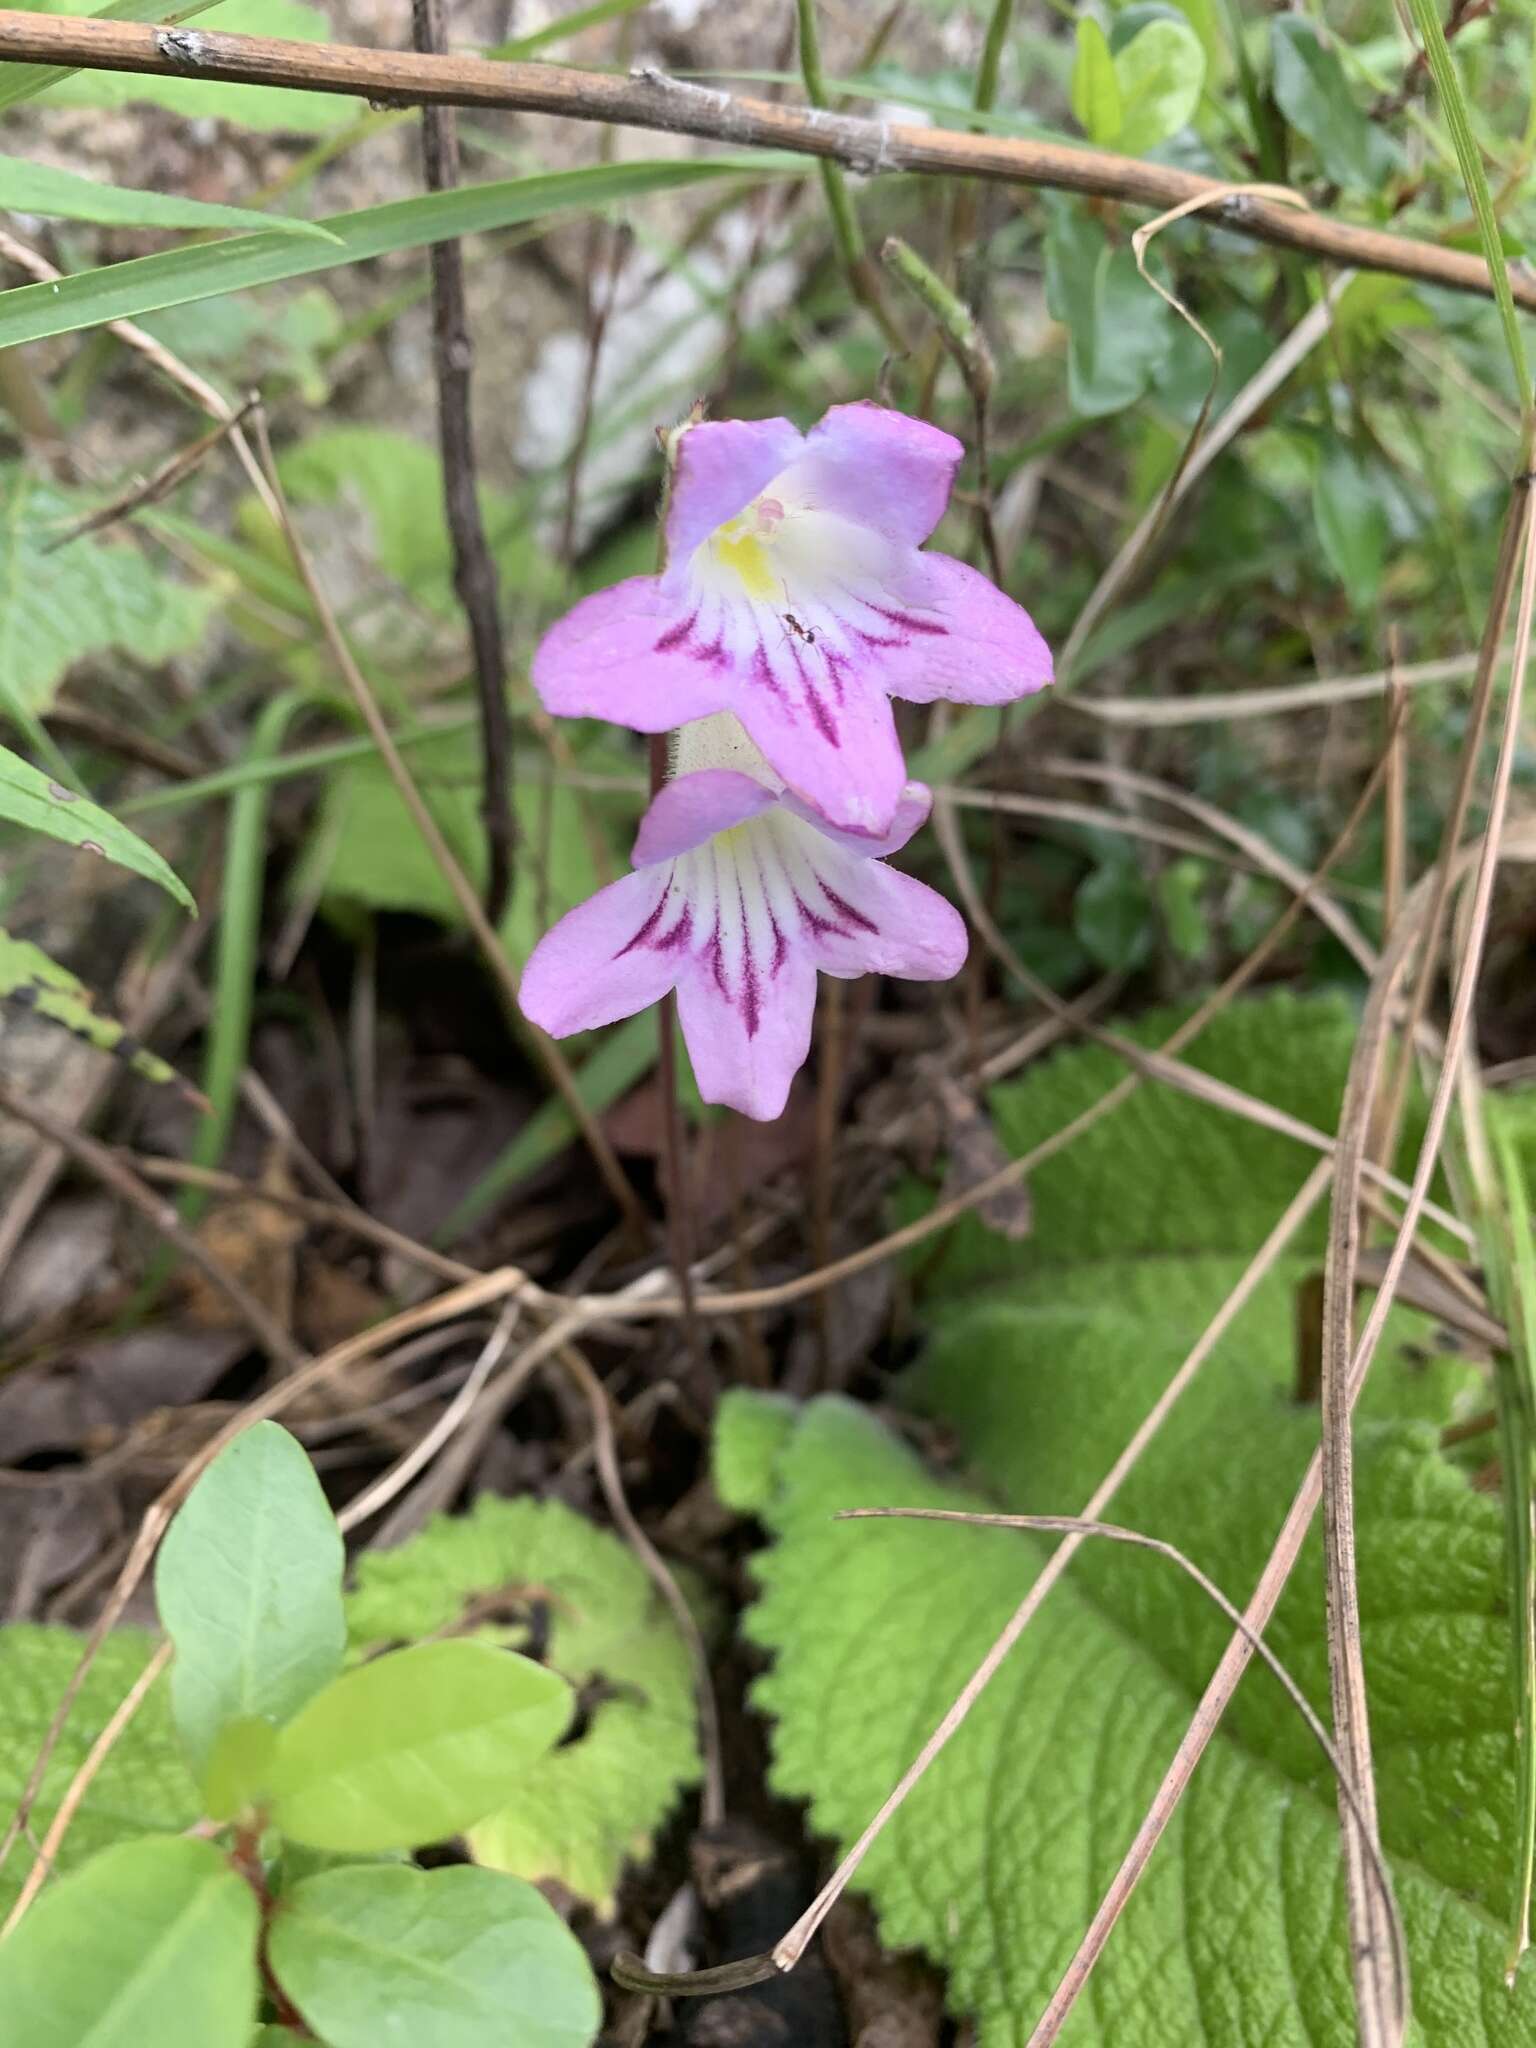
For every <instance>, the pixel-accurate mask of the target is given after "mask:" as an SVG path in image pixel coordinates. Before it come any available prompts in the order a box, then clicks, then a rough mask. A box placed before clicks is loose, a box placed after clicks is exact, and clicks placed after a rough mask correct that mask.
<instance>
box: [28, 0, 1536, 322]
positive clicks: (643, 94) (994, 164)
mask: <svg viewBox="0 0 1536 2048" xmlns="http://www.w3.org/2000/svg"><path fill="white" fill-rule="evenodd" d="M0 63H18V64H67V65H71V66H74V67H77V68H78V67H84V68H86V69H88V70H97V71H134V72H141V73H147V74H149V75H151V76H154V75H158V76H160V77H162V78H174V77H180V78H184V77H185V76H186V75H187V72H188V71H189V70H191V71H195V72H196V74H197V75H198V76H199V77H201V78H209V79H233V80H239V81H241V82H243V83H245V84H248V85H282V86H300V87H303V88H305V89H306V90H308V91H310V92H332V93H343V94H350V95H353V96H356V97H358V98H361V99H367V100H373V101H383V102H385V103H387V104H390V105H395V106H427V105H444V106H465V107H508V108H513V109H516V110H519V111H522V112H524V113H542V114H562V115H565V116H566V117H568V118H569V119H572V120H578V121H613V122H618V123H619V124H620V125H621V126H626V127H631V128H660V129H665V130H667V131H669V132H670V133H673V134H678V135H697V136H701V137H703V138H704V139H705V140H707V141H713V142H725V143H729V144H731V145H733V146H735V147H737V148H749V149H752V148H758V149H789V150H794V151H797V152H798V153H799V154H801V155H805V156H813V157H819V158H822V159H825V160H826V161H829V162H832V163H840V164H843V165H845V166H846V167H847V168H848V169H849V170H854V171H859V172H862V173H864V174H866V175H873V174H875V173H878V172H885V171H915V172H927V173H940V174H948V175H956V174H958V175H961V176H966V177H974V178H989V179H992V180H994V181H996V182H999V183H1002V184H1016V185H1036V186H1046V187H1050V188H1053V189H1058V190H1061V191H1066V192H1085V193H1088V194H1091V195H1093V196H1095V197H1098V198H1101V199H1110V200H1115V201H1117V202H1119V203H1121V204H1123V205H1130V206H1149V207H1156V208H1158V209H1161V208H1164V207H1169V206H1178V205H1180V204H1181V203H1182V202H1183V201H1185V200H1188V199H1194V198H1197V197H1204V196H1205V195H1208V194H1210V193H1213V192H1215V191H1217V190H1218V188H1219V186H1220V184H1221V180H1219V179H1216V178H1207V177H1202V176H1201V175H1200V174H1199V173H1197V172H1194V171H1185V170H1181V169H1179V168H1178V167H1177V166H1175V165H1172V164H1155V163H1143V162H1139V161H1138V160H1137V159H1135V158H1133V157H1125V156H1117V155H1115V154H1114V153H1113V152H1112V151H1109V150H1102V149H1078V148H1075V147H1074V146H1073V145H1071V144H1070V143H1064V142H1036V141H1026V140H1024V139H1022V138H1020V137H1016V136H1002V135H969V134H961V133H959V132H957V131H953V130H947V129H943V128H912V127H907V126H905V125H904V124H902V123H900V122H887V121H870V120H863V119H860V118H858V117H856V116H854V115H851V114H834V113H829V112H827V111H825V110H824V109H822V108H819V107H791V106H775V105H773V104H771V103H770V102H768V101H766V100H753V99H738V98H735V97H734V96H733V95H732V94H730V93H726V92H716V91H714V90H712V89H711V88H709V87H706V86H697V85H688V84H685V83H683V82H682V81H680V80H678V79H673V78H668V77H666V76H665V75H664V74H662V73H660V72H657V71H653V70H649V69H641V70H639V71H636V72H634V73H632V74H631V75H630V76H629V77H627V78H626V77H615V76H605V75H603V74H602V73H599V72H590V71H577V70H573V69H571V68H570V67H568V66H566V65H559V64H498V63H495V62H493V61H492V60H490V59H489V58H485V57H437V56H420V55H410V54H407V53H405V52H402V51H394V50H365V49H360V48H358V47H356V46H355V45H351V44H345V43H297V42H284V41H279V40H276V39H274V38H272V37H267V36H236V35H225V34H222V33H220V32H219V31H218V30H215V29H180V30H177V31H175V32H174V34H173V33H172V32H171V31H168V30H166V29H163V28H154V27H150V26H147V25H144V24H141V23H138V22H131V21H110V20H103V19H102V18H100V17H99V16H98V17H95V18H90V19H77V18H74V17H72V16H65V15H48V14H28V13H23V12H21V11H19V10H15V9H4V10H0ZM1216 213H1217V217H1218V219H1219V221H1220V224H1221V226H1222V227H1224V228H1226V229H1228V230H1229V231H1231V232H1234V233H1237V234H1242V235H1251V236H1253V237H1255V238H1256V239H1257V240H1259V241H1263V242H1273V243H1275V244H1277V245H1278V246H1280V247H1282V248H1288V249H1299V250H1301V251H1302V252H1303V253H1304V254H1307V255H1310V256H1315V257H1320V258H1323V259H1325V260H1327V261H1329V262H1333V263H1340V264H1350V265H1353V266H1354V267H1356V268H1357V269H1361V270H1383V271H1388V272H1391V273H1392V274H1393V275H1395V276H1398V277H1411V278H1417V279H1419V280H1421V281H1422V282H1424V283H1428V284H1439V285H1444V286H1446V287H1448V288H1449V289H1450V290H1452V291H1465V292H1478V293H1481V294H1482V295H1483V296H1484V297H1486V296H1488V295H1489V294H1490V291H1491V286H1490V282H1489V276H1488V269H1487V266H1486V264H1485V263H1484V262H1483V259H1482V258H1481V257H1480V256H1474V255H1472V254H1471V253H1470V252H1468V251H1465V250H1460V249H1443V248H1440V247H1439V246H1438V245H1437V244H1435V243H1433V242H1422V241H1417V240H1414V239H1413V238H1412V237H1410V236H1407V235H1394V234H1388V233H1386V232H1384V231H1383V230H1381V229H1378V228H1368V227H1361V226H1358V225H1357V224H1355V223H1354V222H1349V221H1340V220H1333V219H1330V218H1328V217H1327V216H1326V215H1321V214H1316V213H1312V212H1306V213H1303V212H1299V211H1292V210H1290V209H1288V208H1286V207H1283V206H1277V205H1275V204H1274V203H1273V202H1271V201H1267V200H1258V199H1245V198H1241V197H1234V198H1230V199H1227V200H1224V201H1221V202H1220V203H1219V204H1218V205H1217V208H1216ZM1509 282H1510V289H1511V290H1512V291H1513V293H1514V296H1515V301H1516V303H1517V304H1518V305H1521V306H1524V307H1526V308H1527V309H1529V310H1533V311H1536V278H1533V277H1527V276H1526V275H1524V274H1523V273H1522V272H1521V271H1520V270H1518V269H1515V268H1511V270H1510V272H1509Z"/></svg>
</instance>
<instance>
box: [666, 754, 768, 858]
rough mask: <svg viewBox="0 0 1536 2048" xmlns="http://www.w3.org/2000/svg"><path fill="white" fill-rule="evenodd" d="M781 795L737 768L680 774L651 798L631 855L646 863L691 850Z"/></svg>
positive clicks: (726, 830)
mask: <svg viewBox="0 0 1536 2048" xmlns="http://www.w3.org/2000/svg"><path fill="white" fill-rule="evenodd" d="M776 801H777V799H776V797H775V795H774V792H773V791H772V790H771V789H768V788H767V787H765V785H764V784H763V783H761V782H759V781H757V780H756V778H755V777H754V776H751V775H741V774H738V773H737V771H736V770H735V769H734V768H700V769H697V770H695V771H694V773H693V774H691V775H679V776H678V777H677V779H676V781H674V782H668V783H665V784H663V786H662V788H661V789H660V790H658V791H657V793H656V795H655V796H654V797H653V798H652V799H651V807H650V809H649V810H648V811H647V812H646V814H645V816H644V817H643V818H642V819H641V820H640V830H639V832H638V833H637V834H636V836H635V850H634V852H633V853H632V854H631V855H630V859H631V861H632V863H633V864H634V866H635V867H637V868H640V867H647V866H649V865H651V863H653V862H655V861H659V860H671V859H673V858H674V857H675V856H676V855H677V854H680V853H691V852H692V851H693V849H694V847H696V846H702V845H703V844H704V842H705V840H706V839H713V838H714V836H715V834H716V833H717V832H729V831H730V830H731V828H732V826H733V825H741V824H744V823H745V822H746V820H747V819H748V818H755V817H756V816H757V814H758V812H759V811H766V810H767V809H768V807H769V806H770V804H773V803H774V802H776Z"/></svg>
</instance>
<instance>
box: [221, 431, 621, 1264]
mask: <svg viewBox="0 0 1536 2048" xmlns="http://www.w3.org/2000/svg"><path fill="white" fill-rule="evenodd" d="M254 417H255V430H256V436H257V440H258V442H259V444H260V447H261V453H262V466H263V469H264V472H265V476H266V480H267V483H268V486H269V490H270V494H271V496H272V498H273V500H274V503H275V506H276V511H275V515H274V516H275V517H276V520H277V523H278V528H279V530H280V532H281V533H282V534H283V536H284V538H285V540H286V541H287V544H288V550H289V553H290V554H291V555H292V557H293V564H294V567H295V568H296V569H297V570H298V572H299V577H300V580H301V581H302V582H303V584H304V587H305V589H306V590H307V591H308V592H309V597H310V602H311V603H312V604H313V605H314V607H315V613H316V616H317V617H318V619H319V621H320V627H321V631H322V632H323V633H324V635H325V642H326V646H327V647H328V648H329V650H330V654H331V658H332V660H333V661H334V662H335V664H336V667H337V669H338V670H339V672H340V674H341V677H342V679H343V681H344V682H345V683H346V685H347V688H348V690H349V691H350V692H351V695H352V700H353V702H354V703H355V704H356V705H357V708H358V710H359V712H360V713H361V714H362V719H363V723H364V725H365V726H366V727H367V729H368V735H369V737H370V739H372V741H373V743H374V745H375V747H376V748H377V749H378V752H379V757H380V759H381V760H382V761H383V763H384V766H385V768H386V770H387V771H388V774H389V778H390V780H391V782H393V784H394V785H395V788H396V790H397V791H398V792H399V795H400V799H401V802H402V803H403V804H404V805H405V808H406V810H407V811H408V812H409V814H410V817H411V821H412V823H413V824H414V825H415V827H416V829H417V831H418V832H419V833H420V834H421V837H422V841H423V844H424V845H425V846H426V848H427V851H428V852H429V853H430V854H431V856H432V859H433V861H434V863H435V864H436V866H437V868H438V869H439V871H440V872H441V874H442V877H443V879H444V881H445V882H446V883H447V884H448V887H449V889H450V890H451V891H452V894H453V898H454V901H455V902H456V903H457V904H458V907H459V909H460V911H461V912H462V913H463V916H464V921H465V923H466V924H467V925H468V926H469V929H470V931H471V932H472V933H473V935H474V938H475V942H476V944H477V945H478V946H479V949H480V955H481V958H482V959H483V960H484V962H485V964H486V966H487V967H488V968H489V969H490V972H491V975H492V978H493V979H494V980H495V982H496V984H497V987H498V988H499V989H500V990H501V993H502V996H503V998H504V1000H505V1002H506V1004H507V1007H508V1010H509V1012H510V1013H511V1014H512V1015H513V1016H521V1011H520V1009H519V1007H518V1001H517V975H516V973H515V972H514V970H513V966H512V962H511V960H510V959H509V958H508V956H507V949H506V947H505V946H504V945H503V944H502V942H501V939H500V937H499V936H498V934H497V931H496V927H495V926H494V925H493V924H492V923H491V921H490V919H489V918H488V917H487V916H486V914H485V906H484V904H483V903H482V902H481V900H480V898H479V896H478V895H477V894H476V891H475V888H474V885H473V884H472V883H471V881H470V879H469V877H468V876H467V875H466V874H465V872H464V870H463V868H462V867H461V866H460V865H459V863H458V860H457V859H456V858H455V856H454V852H453V849H452V847H450V846H449V844H448V842H447V840H446V839H445V838H444V837H443V834H442V830H441V828H440V826H439V825H438V822H437V820H436V818H434V817H433V815H432V813H431V811H430V810H429V809H428V807H427V804H426V802H425V801H424V800H423V797H422V794H421V791H420V790H419V789H418V788H417V786H416V781H415V778H414V777H413V776H412V774H411V771H410V769H409V768H408V767H407V766H406V762H405V757H404V756H403V755H402V754H401V752H400V749H399V747H398V746H396V744H395V739H394V735H393V734H392V733H391V732H390V729H389V727H388V725H386V723H385V722H384V714H383V713H382V712H381V711H380V709H379V705H378V699H377V698H376V697H375V696H374V694H373V691H372V690H371V689H370V688H369V686H368V682H367V679H366V678H365V676H364V675H363V673H362V670H361V669H360V668H359V667H358V665H357V663H356V661H354V659H353V658H352V650H351V648H350V647H348V645H347V642H346V638H345V636H344V635H343V633H342V631H341V628H340V626H339V625H338V624H337V621H336V614H335V612H334V610H333V609H332V607H331V605H330V603H329V601H328V599H327V598H326V595H325V592H324V590H323V589H322V587H321V585H320V580H319V578H318V577H317V575H316V574H315V568H314V564H313V563H312V562H311V560H310V557H309V550H308V549H307V548H306V547H305V545H304V542H303V539H302V537H301V536H300V533H299V530H298V527H297V526H296V525H295V523H294V519H293V514H292V512H291V510H290V508H289V505H288V500H287V497H286V494H285V493H284V491H283V488H282V481H281V479H280V478H279V476H278V473H277V465H276V463H275V462H274V461H273V459H272V445H271V442H270V441H269V440H268V438H267V425H266V419H265V417H264V415H263V414H262V413H261V411H260V410H258V411H257V412H256V414H255V416H254ZM528 1029H529V1034H530V1042H531V1043H532V1044H533V1046H534V1047H535V1049H536V1050H537V1052H538V1054H539V1057H540V1060H541V1061H542V1063H543V1066H544V1070H545V1072H546V1073H547V1074H548V1076H549V1078H550V1079H551V1080H552V1081H553V1082H554V1085H555V1088H556V1090H557V1091H558V1093H559V1095H560V1097H561V1100H562V1101H563V1102H564V1103H565V1105H566V1107H567V1109H569V1110H570V1112H571V1115H572V1116H573V1117H574V1118H575V1121H576V1127H577V1129H578V1130H579V1131H580V1132H581V1135H582V1138H583V1139H584V1141H585V1143H586V1146H587V1149H588V1151H589V1152H590V1153H591V1154H592V1159H593V1163H594V1164H595V1165H596V1167H597V1169H598V1171H599V1173H601V1175H602V1176H603V1180H604V1182H605V1183H606V1185H607V1188H608V1191H609V1193H610V1194H611V1195H612V1196H613V1198H614V1201H615V1202H616V1203H617V1204H618V1206H619V1209H620V1211H621V1213H622V1214H623V1216H624V1217H625V1219H626V1221H627V1222H628V1223H629V1224H630V1227H631V1228H632V1229H633V1230H634V1231H635V1232H636V1234H637V1235H638V1236H640V1237H641V1238H642V1239H644V1238H645V1237H646V1236H648V1235H649V1226H648V1224H647V1220H646V1214H645V1210H644V1208H643V1207H642V1205H641V1202H640V1199H639V1197H638V1196H637V1195H636V1193H635V1191H634V1189H633V1188H632V1187H631V1186H630V1184H629V1179H628V1176H627V1175H626V1174H625V1172H624V1169H623V1167H622V1166H620V1164H619V1162H618V1159H617V1157H616V1155H615V1153H614V1150H613V1147H612V1146H611V1145H610V1144H609V1142H608V1139H607V1137H606V1136H605V1135H604V1133H603V1130H602V1128H601V1126H600V1125H599V1124H598V1122H597V1120H596V1118H595V1117H594V1116H593V1115H592V1112H591V1111H590V1110H589V1109H588V1107H587V1105H586V1103H585V1102H584V1101H583V1100H582V1098H581V1092H580V1090H579V1089H578V1087H577V1085H576V1079H575V1076H574V1075H573V1074H572V1072H571V1069H570V1065H569V1063H568V1062H567V1060H566V1059H565V1057H564V1055H563V1054H562V1053H561V1052H560V1050H559V1048H558V1047H557V1046H556V1045H555V1044H554V1042H553V1040H552V1039H550V1038H549V1037H547V1036H546V1034H545V1033H544V1032H542V1031H539V1030H537V1029H536V1028H535V1027H534V1026H532V1025H529V1027H528Z"/></svg>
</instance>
